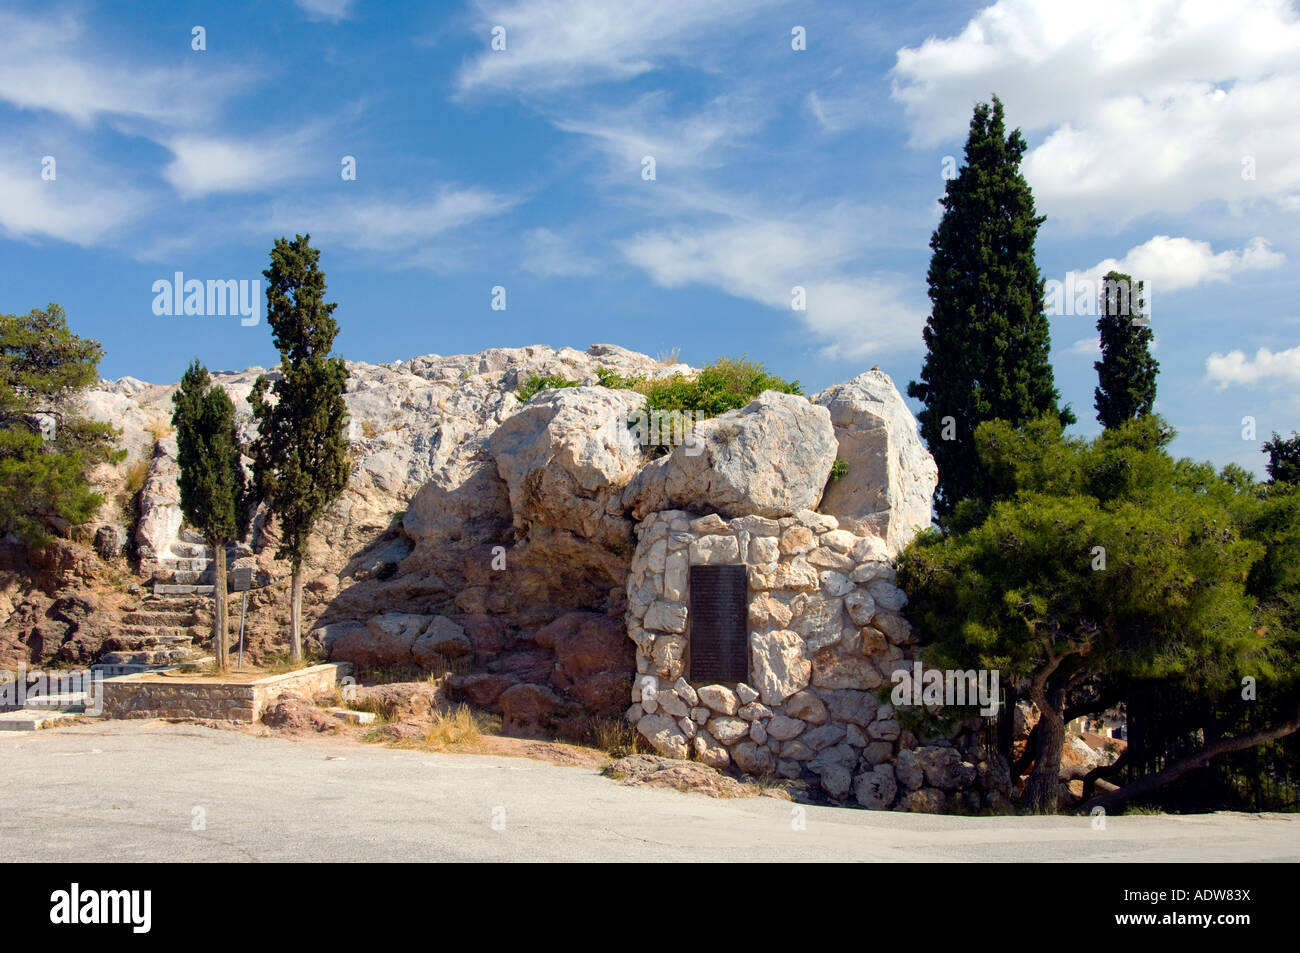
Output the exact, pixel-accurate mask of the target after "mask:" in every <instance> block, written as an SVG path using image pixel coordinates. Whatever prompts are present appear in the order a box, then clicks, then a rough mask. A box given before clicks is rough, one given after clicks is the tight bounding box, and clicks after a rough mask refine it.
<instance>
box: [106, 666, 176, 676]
mask: <svg viewBox="0 0 1300 953" xmlns="http://www.w3.org/2000/svg"><path fill="white" fill-rule="evenodd" d="M176 667H177V666H176V665H174V664H170V665H126V664H117V665H107V664H105V663H104V662H96V663H95V664H94V665H92V666H90V670H91V671H92V672H94V673H96V674H98V675H101V676H103V677H104V678H117V677H118V676H119V675H140V674H143V673H144V672H169V671H171V670H172V669H174V668H176Z"/></svg>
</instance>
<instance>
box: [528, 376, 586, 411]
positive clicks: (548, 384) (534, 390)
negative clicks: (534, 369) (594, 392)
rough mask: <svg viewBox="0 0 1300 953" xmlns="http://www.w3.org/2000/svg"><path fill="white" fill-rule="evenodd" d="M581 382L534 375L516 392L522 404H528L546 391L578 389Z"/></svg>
mask: <svg viewBox="0 0 1300 953" xmlns="http://www.w3.org/2000/svg"><path fill="white" fill-rule="evenodd" d="M580 383H582V382H581V381H571V380H569V379H568V378H565V377H559V376H551V377H538V376H537V375H536V374H534V375H533V376H532V377H530V378H528V380H526V381H524V383H523V384H522V385H520V387H519V390H517V391H515V396H516V397H518V398H519V402H520V403H521V404H526V403H528V402H529V401H530V400H532V399H533V398H534V397H536V396H537V395H538V394H539V393H541V392H542V391H544V390H556V389H558V388H561V387H577V386H578V385H579V384H580Z"/></svg>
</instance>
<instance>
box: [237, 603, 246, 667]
mask: <svg viewBox="0 0 1300 953" xmlns="http://www.w3.org/2000/svg"><path fill="white" fill-rule="evenodd" d="M247 609H248V590H247V589H245V590H244V591H243V592H241V593H240V594H239V671H241V672H242V671H243V670H244V612H245V611H246V610H247Z"/></svg>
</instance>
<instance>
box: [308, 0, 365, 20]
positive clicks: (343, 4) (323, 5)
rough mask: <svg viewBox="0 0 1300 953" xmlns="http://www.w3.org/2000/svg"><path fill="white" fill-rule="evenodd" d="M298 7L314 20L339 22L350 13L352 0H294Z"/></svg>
mask: <svg viewBox="0 0 1300 953" xmlns="http://www.w3.org/2000/svg"><path fill="white" fill-rule="evenodd" d="M294 3H296V4H297V5H298V8H299V9H300V10H302V11H303V12H304V13H306V14H307V16H308V17H309V18H310V19H312V20H329V21H330V22H331V23H338V22H339V21H340V20H346V19H347V18H348V16H349V14H350V12H351V11H350V9H349V8H350V7H351V6H352V0H294Z"/></svg>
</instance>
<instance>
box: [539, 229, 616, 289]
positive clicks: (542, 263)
mask: <svg viewBox="0 0 1300 953" xmlns="http://www.w3.org/2000/svg"><path fill="white" fill-rule="evenodd" d="M520 267H521V268H523V270H524V271H526V272H528V273H529V274H533V275H537V276H538V277H539V278H573V277H581V276H585V275H591V274H595V273H596V270H597V268H598V267H599V265H598V262H597V261H596V260H595V259H594V258H591V257H589V256H587V255H584V254H582V253H581V252H579V251H578V250H577V249H576V248H574V246H573V243H572V242H571V241H570V240H569V239H567V238H565V237H564V236H562V235H557V234H555V232H553V231H551V230H550V229H549V228H534V229H533V230H532V231H530V232H528V234H527V235H525V236H524V259H523V262H522V263H521V264H520Z"/></svg>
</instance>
